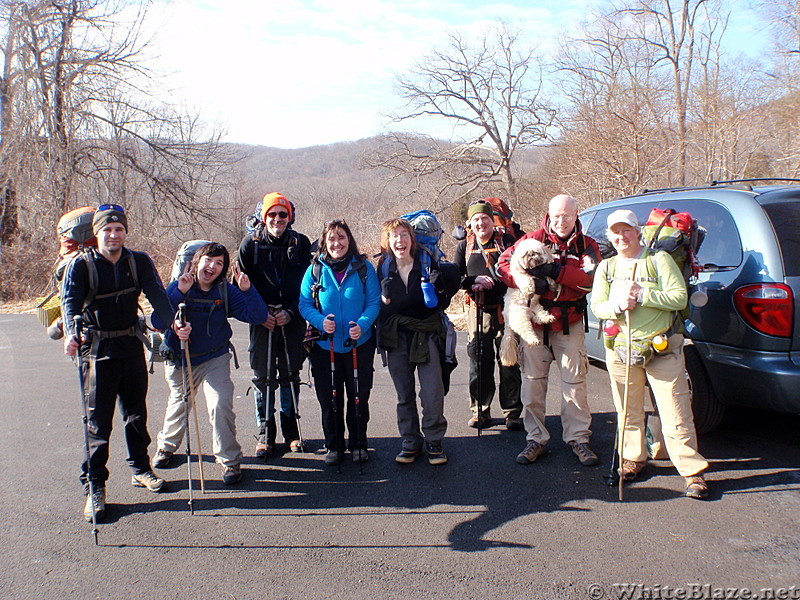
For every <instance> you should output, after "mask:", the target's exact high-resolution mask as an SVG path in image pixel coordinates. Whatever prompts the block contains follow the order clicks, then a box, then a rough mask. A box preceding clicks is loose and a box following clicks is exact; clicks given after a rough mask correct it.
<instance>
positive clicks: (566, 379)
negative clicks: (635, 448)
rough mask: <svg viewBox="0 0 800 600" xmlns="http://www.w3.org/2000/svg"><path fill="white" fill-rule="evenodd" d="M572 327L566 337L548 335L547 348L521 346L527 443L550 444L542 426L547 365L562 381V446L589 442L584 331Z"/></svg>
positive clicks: (562, 335) (590, 421)
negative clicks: (548, 343)
mask: <svg viewBox="0 0 800 600" xmlns="http://www.w3.org/2000/svg"><path fill="white" fill-rule="evenodd" d="M579 326H580V324H578V326H576V327H573V328H572V330H571V333H570V334H569V335H564V333H563V332H561V331H555V332H554V331H551V332H550V333H549V342H550V345H549V346H545V345H542V344H540V345H536V346H530V345H528V344H526V343H525V342H520V345H521V352H520V365H521V367H522V393H521V395H520V396H521V399H522V405H523V406H524V410H523V413H522V414H523V417H522V418H523V422H524V423H525V431H526V432H527V434H528V435H527V440H528V441H529V442H538V443H540V444H542V445H544V444H547V442H548V441H550V433H549V432H548V431H547V428H546V427H545V426H544V418H545V401H546V399H547V380H548V377H549V376H550V363H551V362H553V361H555V362H556V365H557V366H558V372H559V375H560V377H561V426H562V429H563V436H562V437H563V440H564V442H567V443H569V442H579V443H582V442H588V441H589V437H590V436H591V435H592V432H591V430H590V427H591V425H592V413H591V411H590V410H589V403H588V401H587V399H586V373H587V371H588V370H589V361H588V358H587V356H586V345H585V344H584V335H585V334H584V332H583V329H579Z"/></svg>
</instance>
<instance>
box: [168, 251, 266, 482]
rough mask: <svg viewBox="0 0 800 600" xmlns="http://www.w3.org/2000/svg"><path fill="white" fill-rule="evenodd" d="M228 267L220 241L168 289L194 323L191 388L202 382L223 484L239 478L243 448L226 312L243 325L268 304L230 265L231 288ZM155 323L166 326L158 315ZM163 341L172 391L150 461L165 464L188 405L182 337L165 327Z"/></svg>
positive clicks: (262, 316) (257, 319) (259, 318)
mask: <svg viewBox="0 0 800 600" xmlns="http://www.w3.org/2000/svg"><path fill="white" fill-rule="evenodd" d="M229 266H230V257H229V255H228V251H227V249H226V248H225V246H223V245H222V244H217V243H210V244H206V245H205V246H201V247H200V248H199V249H198V250H197V252H195V255H194V258H193V259H192V262H191V264H190V265H189V267H188V268H187V270H186V272H185V273H184V274H183V275H181V276H180V277H179V278H178V279H176V280H175V281H173V282H172V283H170V284H169V286H168V287H167V296H168V297H169V300H170V303H171V304H172V306H173V308H175V309H177V307H178V306H179V305H180V304H182V303H183V304H186V312H187V314H186V320H187V321H189V322H190V323H191V324H192V333H191V335H190V336H189V343H188V348H189V357H190V359H191V362H192V378H193V382H192V383H193V384H194V387H195V389H199V387H200V385H201V384H202V386H203V395H204V396H205V399H206V406H207V408H208V419H209V421H210V423H211V427H212V431H213V450H214V456H215V457H216V460H217V462H218V463H219V464H220V465H222V481H223V483H225V484H226V485H233V484H236V483H239V481H241V479H242V471H241V462H242V448H241V446H240V445H239V442H237V441H236V415H235V414H234V412H233V381H232V380H231V364H230V362H231V353H230V339H231V335H232V334H233V332H232V331H231V326H230V323H228V316H231V317H234V318H236V319H239V320H240V321H244V322H245V323H263V322H264V321H266V320H267V316H268V312H267V305H266V304H264V301H263V300H262V299H261V296H260V295H259V294H258V292H257V291H256V290H255V288H253V287H251V285H250V279H249V278H248V277H247V275H246V274H244V273H242V272H241V270H240V269H238V268H237V266H236V265H234V268H233V269H232V270H233V272H234V277H235V278H236V283H237V285H238V287H237V286H235V285H233V284H231V283H228V281H227V280H226V276H227V274H228V267H229ZM153 326H154V327H156V328H158V329H161V328H163V327H164V326H165V324H164V323H161V322H160V320H159V319H158V318H157V316H156V315H154V317H153ZM164 343H165V344H166V346H167V348H168V354H167V361H166V366H165V369H164V376H165V378H166V380H167V383H168V384H169V389H170V394H169V400H168V401H167V412H166V415H165V416H164V427H163V428H162V429H161V431H160V432H159V434H158V452H157V453H156V455H155V458H154V459H153V465H158V466H159V467H162V468H163V467H166V466H167V465H169V463H170V461H171V459H172V455H173V454H174V453H175V451H176V450H177V448H178V446H179V445H180V443H181V440H182V439H183V436H184V433H185V428H186V412H185V411H186V404H185V402H184V401H183V378H182V369H183V363H184V360H183V359H184V357H183V354H182V352H181V346H180V341H179V340H178V338H177V336H176V335H175V334H174V333H173V332H172V331H167V333H166V335H165V337H164Z"/></svg>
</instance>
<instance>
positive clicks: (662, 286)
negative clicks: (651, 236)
mask: <svg viewBox="0 0 800 600" xmlns="http://www.w3.org/2000/svg"><path fill="white" fill-rule="evenodd" d="M634 263H635V264H636V276H635V280H636V283H638V284H639V285H640V286H641V287H642V288H643V293H642V298H641V302H639V303H637V304H636V307H635V308H634V309H633V310H632V311H631V315H630V318H631V335H632V337H633V339H640V340H641V339H652V337H653V336H654V335H657V334H659V333H664V332H665V331H667V330H668V329H670V328H671V327H672V326H673V323H674V322H675V320H676V314H675V313H676V311H680V310H682V309H684V308H685V307H686V301H687V292H686V282H685V281H684V279H683V275H682V274H681V272H680V270H679V269H678V266H677V265H676V264H675V261H674V260H672V257H671V256H670V255H669V254H668V253H666V252H655V253H653V252H652V250H650V249H648V248H645V249H644V250H643V251H642V253H641V255H640V256H639V257H638V258H635V259H630V260H628V259H624V258H622V257H620V256H613V257H611V258H607V259H605V260H603V261H602V262H601V263H600V265H599V266H598V267H597V271H596V272H595V276H594V284H593V286H592V297H591V306H592V312H593V313H594V314H595V316H596V317H597V318H598V319H608V320H614V321H616V322H617V323H618V325H619V326H620V328H622V327H623V326H624V325H625V315H624V313H623V312H620V311H619V307H618V306H617V305H616V304H615V303H614V302H612V301H609V296H610V292H611V287H612V285H613V284H614V282H615V281H618V282H625V281H630V280H631V273H632V272H633V265H634ZM678 320H680V319H679V318H678ZM677 327H678V331H680V330H681V329H682V328H681V327H680V323H678V324H677Z"/></svg>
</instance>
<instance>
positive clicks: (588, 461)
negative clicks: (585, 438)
mask: <svg viewBox="0 0 800 600" xmlns="http://www.w3.org/2000/svg"><path fill="white" fill-rule="evenodd" d="M569 446H570V448H572V452H573V454H575V456H577V457H578V460H579V461H581V464H582V465H583V466H584V467H594V466H595V465H598V464H600V460H599V459H598V458H597V454H595V453H594V452H592V449H591V448H589V444H588V443H587V442H570V443H569Z"/></svg>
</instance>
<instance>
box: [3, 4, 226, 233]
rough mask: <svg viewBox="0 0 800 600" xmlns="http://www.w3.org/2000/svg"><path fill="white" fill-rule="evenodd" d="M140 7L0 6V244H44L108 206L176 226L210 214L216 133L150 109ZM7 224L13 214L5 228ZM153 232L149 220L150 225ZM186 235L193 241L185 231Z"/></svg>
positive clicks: (155, 105)
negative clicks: (77, 218)
mask: <svg viewBox="0 0 800 600" xmlns="http://www.w3.org/2000/svg"><path fill="white" fill-rule="evenodd" d="M146 4H147V3H146V2H142V3H139V2H129V1H126V0H111V1H106V0H37V1H23V0H5V1H4V2H2V4H0V8H2V11H3V12H2V18H3V20H4V21H5V22H6V25H7V27H6V40H5V44H4V50H5V56H4V59H5V65H4V73H3V80H2V82H0V86H1V87H0V94H1V95H0V98H2V100H3V105H2V114H1V115H0V126H1V127H2V131H0V135H2V144H0V186H2V188H0V199H2V202H3V205H2V211H0V215H2V218H3V220H2V221H0V241H2V243H3V244H5V245H8V244H10V243H12V241H13V238H14V237H15V236H21V237H23V238H25V239H27V240H29V241H30V240H40V239H46V240H47V239H51V238H52V237H53V236H52V231H53V225H54V224H55V220H56V219H57V218H58V216H59V215H60V214H62V213H63V212H64V211H65V210H68V209H70V208H74V207H75V206H77V205H79V204H85V203H87V200H89V199H91V200H93V201H106V200H111V201H119V202H122V203H125V204H126V208H128V209H130V210H132V211H140V213H141V214H142V215H145V214H147V215H148V216H153V217H157V216H158V215H159V213H160V212H163V211H164V210H165V208H166V207H169V210H170V212H171V214H173V215H174V214H177V215H182V216H183V218H182V219H176V220H177V221H178V225H181V226H182V225H188V224H189V223H191V224H194V223H196V222H197V217H198V216H200V215H203V216H204V217H205V220H211V221H212V222H214V221H220V219H219V218H218V217H217V215H215V213H214V211H213V210H211V209H210V205H211V199H212V198H213V197H214V196H215V195H216V194H219V193H220V190H221V187H222V181H221V180H220V173H221V169H222V168H224V166H225V165H226V164H227V160H228V158H227V157H226V156H225V155H224V152H223V150H222V147H221V145H220V144H219V132H216V131H211V132H207V131H205V130H204V129H203V128H202V127H201V126H200V123H199V122H198V120H197V117H196V116H191V115H185V114H182V113H180V112H178V111H175V110H174V109H173V108H172V107H170V106H168V105H165V104H163V103H162V102H159V101H157V100H156V99H155V98H156V93H157V88H156V85H157V81H156V79H157V78H156V77H155V75H154V73H152V72H151V71H150V70H149V69H148V68H147V67H146V66H145V64H146V63H145V49H146V48H147V43H148V40H147V39H146V38H145V37H144V36H143V34H142V29H143V25H144V23H145V18H146V10H145V9H146ZM15 215H18V216H17V217H16V220H15ZM150 222H154V223H157V222H158V221H157V220H156V221H150ZM192 233H194V232H192Z"/></svg>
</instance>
